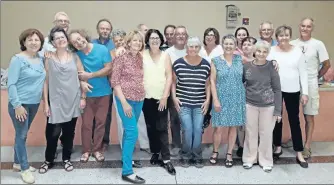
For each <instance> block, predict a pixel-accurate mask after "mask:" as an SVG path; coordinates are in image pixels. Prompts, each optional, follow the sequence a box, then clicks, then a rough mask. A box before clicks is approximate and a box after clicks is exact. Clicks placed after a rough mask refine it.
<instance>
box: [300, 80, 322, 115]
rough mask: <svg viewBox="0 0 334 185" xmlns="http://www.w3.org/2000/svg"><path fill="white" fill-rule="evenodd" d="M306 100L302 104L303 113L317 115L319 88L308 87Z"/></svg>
mask: <svg viewBox="0 0 334 185" xmlns="http://www.w3.org/2000/svg"><path fill="white" fill-rule="evenodd" d="M308 93H309V94H308V102H307V104H306V105H304V106H303V109H304V114H305V115H313V116H315V115H318V114H319V104H320V103H319V101H320V100H319V99H320V96H319V89H318V87H317V86H316V87H310V86H309V88H308Z"/></svg>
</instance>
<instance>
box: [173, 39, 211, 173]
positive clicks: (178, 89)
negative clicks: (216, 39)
mask: <svg viewBox="0 0 334 185" xmlns="http://www.w3.org/2000/svg"><path fill="white" fill-rule="evenodd" d="M200 49H201V41H200V40H199V38H198V37H189V39H188V42H187V44H186V52H187V55H186V56H185V57H182V58H179V59H177V60H176V61H175V62H174V63H173V84H172V96H173V101H174V105H175V108H176V110H177V111H178V113H179V117H180V120H181V125H182V133H183V143H182V149H181V152H180V156H181V165H182V166H183V167H189V163H190V162H194V163H195V166H196V167H198V168H201V167H203V158H202V148H201V144H202V129H203V128H202V125H203V119H204V115H205V114H206V112H207V110H208V107H209V103H210V81H209V76H210V63H209V62H208V61H207V60H205V59H204V58H202V57H200V56H199V55H198V53H199V51H200Z"/></svg>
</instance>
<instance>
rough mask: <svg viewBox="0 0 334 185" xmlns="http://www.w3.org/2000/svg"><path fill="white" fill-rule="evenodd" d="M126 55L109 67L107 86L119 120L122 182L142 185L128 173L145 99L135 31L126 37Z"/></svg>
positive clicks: (140, 40)
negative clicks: (111, 87)
mask: <svg viewBox="0 0 334 185" xmlns="http://www.w3.org/2000/svg"><path fill="white" fill-rule="evenodd" d="M125 48H126V52H125V53H124V54H123V55H120V56H117V57H116V58H115V60H114V64H113V72H112V74H111V84H112V86H113V88H114V89H115V95H116V97H115V99H116V106H117V110H118V114H119V116H120V117H121V119H122V124H123V129H124V134H123V141H122V143H123V149H122V161H123V167H122V179H123V180H125V181H128V182H131V183H145V180H144V179H143V178H141V177H139V176H137V175H136V174H135V173H134V172H133V169H132V155H133V151H134V149H135V145H136V142H137V139H138V126H137V122H138V119H139V116H140V113H141V111H142V107H143V102H144V98H145V89H144V71H143V57H142V55H141V53H140V52H141V51H143V49H144V42H143V37H142V35H141V34H140V33H139V32H138V31H132V32H130V33H128V35H127V37H126V42H125Z"/></svg>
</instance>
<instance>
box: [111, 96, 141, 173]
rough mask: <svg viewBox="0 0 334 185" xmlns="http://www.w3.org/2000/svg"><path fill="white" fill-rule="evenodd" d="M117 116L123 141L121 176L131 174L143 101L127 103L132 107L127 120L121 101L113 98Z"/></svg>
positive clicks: (129, 101)
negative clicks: (130, 114) (119, 120)
mask: <svg viewBox="0 0 334 185" xmlns="http://www.w3.org/2000/svg"><path fill="white" fill-rule="evenodd" d="M115 99H116V105H117V110H118V114H119V116H120V117H121V120H122V123H123V130H124V131H123V140H122V146H123V148H122V161H123V166H122V175H131V174H133V169H132V155H133V151H134V149H135V146H136V142H137V139H138V127H137V123H138V119H139V116H140V113H141V110H142V107H143V102H144V101H131V100H127V102H128V103H129V104H130V106H131V107H132V117H131V118H129V117H127V116H126V115H125V113H124V111H123V107H122V103H121V101H120V100H119V99H118V98H117V97H115Z"/></svg>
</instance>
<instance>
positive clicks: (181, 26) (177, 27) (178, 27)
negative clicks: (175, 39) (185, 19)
mask: <svg viewBox="0 0 334 185" xmlns="http://www.w3.org/2000/svg"><path fill="white" fill-rule="evenodd" d="M180 28H182V29H185V30H186V34H187V36H188V35H189V32H188V29H187V28H186V27H185V26H183V25H179V26H176V27H175V29H174V36H175V32H176V30H177V29H180Z"/></svg>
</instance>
